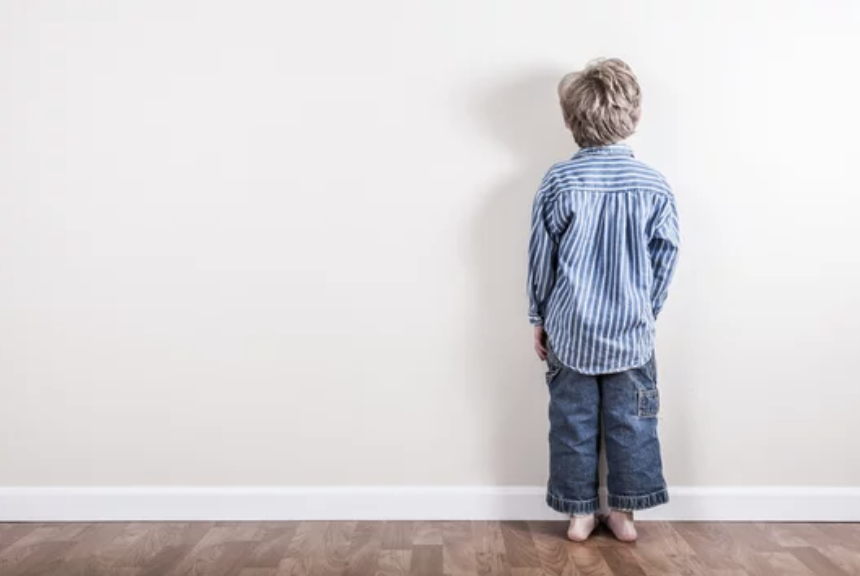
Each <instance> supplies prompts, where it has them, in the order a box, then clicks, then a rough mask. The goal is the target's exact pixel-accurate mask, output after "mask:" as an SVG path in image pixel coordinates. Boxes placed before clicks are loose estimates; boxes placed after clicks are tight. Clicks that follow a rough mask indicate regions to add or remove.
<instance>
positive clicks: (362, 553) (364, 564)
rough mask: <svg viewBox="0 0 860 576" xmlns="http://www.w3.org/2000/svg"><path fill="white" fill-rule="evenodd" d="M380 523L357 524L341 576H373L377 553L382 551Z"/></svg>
mask: <svg viewBox="0 0 860 576" xmlns="http://www.w3.org/2000/svg"><path fill="white" fill-rule="evenodd" d="M382 529H383V525H382V523H381V522H359V523H358V524H357V525H356V527H355V531H354V532H353V533H352V539H351V541H350V543H349V551H348V552H347V558H346V567H345V568H344V571H343V576H373V575H374V574H375V572H376V567H377V566H378V565H379V552H380V550H381V549H382Z"/></svg>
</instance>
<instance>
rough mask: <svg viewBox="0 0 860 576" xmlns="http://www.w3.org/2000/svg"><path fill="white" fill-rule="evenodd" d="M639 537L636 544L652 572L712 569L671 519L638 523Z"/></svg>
mask: <svg viewBox="0 0 860 576" xmlns="http://www.w3.org/2000/svg"><path fill="white" fill-rule="evenodd" d="M638 532H639V539H638V541H637V542H636V546H635V547H633V548H632V552H633V555H634V556H636V559H637V560H638V561H639V565H640V566H641V567H642V570H643V571H644V572H645V573H646V574H647V575H648V576H664V575H667V574H668V575H672V576H710V575H711V573H712V572H711V569H709V568H708V567H706V566H705V565H704V564H703V563H702V561H701V560H699V558H698V557H697V556H696V552H695V551H694V550H693V549H692V548H691V547H690V545H689V544H688V543H687V541H686V540H684V539H683V538H681V536H680V535H679V534H678V533H677V532H676V531H675V529H674V528H673V526H672V524H670V523H668V522H645V523H640V525H639V527H638Z"/></svg>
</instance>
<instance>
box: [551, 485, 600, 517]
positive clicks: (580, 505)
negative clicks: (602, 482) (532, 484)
mask: <svg viewBox="0 0 860 576" xmlns="http://www.w3.org/2000/svg"><path fill="white" fill-rule="evenodd" d="M599 502H600V501H599V500H598V498H597V496H595V497H594V498H592V499H590V500H566V499H564V498H561V497H560V496H556V495H555V494H553V493H552V492H549V491H548V492H547V493H546V503H547V506H549V507H550V508H552V509H553V510H555V511H556V512H561V513H562V514H567V515H568V516H587V515H589V514H594V513H595V512H597V509H598V508H599Z"/></svg>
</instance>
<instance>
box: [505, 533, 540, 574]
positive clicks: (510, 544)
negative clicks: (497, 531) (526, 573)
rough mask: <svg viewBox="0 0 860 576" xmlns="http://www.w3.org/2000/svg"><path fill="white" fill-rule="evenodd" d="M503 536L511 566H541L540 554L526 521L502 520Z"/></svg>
mask: <svg viewBox="0 0 860 576" xmlns="http://www.w3.org/2000/svg"><path fill="white" fill-rule="evenodd" d="M501 527H502V538H503V539H504V542H505V550H507V553H508V563H509V564H510V566H511V568H540V567H541V564H540V556H538V552H537V548H536V547H535V543H534V540H533V539H532V534H531V530H530V529H529V525H528V523H526V522H502V523H501Z"/></svg>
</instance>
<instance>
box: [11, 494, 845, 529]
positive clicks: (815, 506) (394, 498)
mask: <svg viewBox="0 0 860 576" xmlns="http://www.w3.org/2000/svg"><path fill="white" fill-rule="evenodd" d="M670 494H671V502H670V503H669V504H667V505H665V506H661V507H659V508H655V509H653V510H649V511H646V512H643V513H641V514H639V517H640V518H641V519H643V520H699V521H798V522H801V521H802V522H860V487H832V488H827V487H778V486H772V487H710V488H709V487H701V488H685V487H677V488H674V489H672V490H670ZM561 518H562V516H561V515H559V514H557V513H555V512H553V511H552V510H550V509H549V508H547V507H546V505H545V503H544V488H543V487H537V486H510V487H492V486H450V487H443V486H410V487H398V486H369V487H360V486H344V487H292V488H278V487H224V488H217V487H215V488H206V487H129V488H115V487H114V488H112V487H104V488H98V487H93V488H62V487H46V488H39V487H31V488H26V487H0V522H51V521H66V522H68V521H90V522H92V521H195V520H198V521H203V520H209V521H215V520H221V521H230V520H233V521H240V520H558V519H561Z"/></svg>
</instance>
